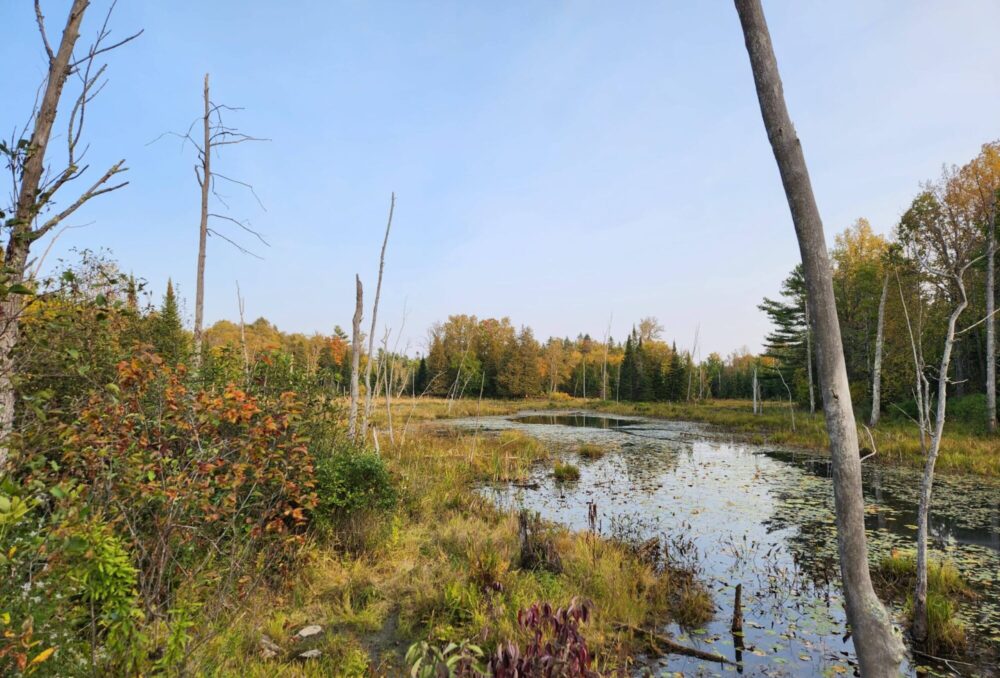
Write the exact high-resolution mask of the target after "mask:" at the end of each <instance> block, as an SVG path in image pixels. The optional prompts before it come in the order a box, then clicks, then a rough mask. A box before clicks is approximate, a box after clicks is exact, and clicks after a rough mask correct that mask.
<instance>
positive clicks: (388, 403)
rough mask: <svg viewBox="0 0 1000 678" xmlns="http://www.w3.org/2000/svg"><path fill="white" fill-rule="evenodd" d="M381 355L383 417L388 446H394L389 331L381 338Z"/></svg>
mask: <svg viewBox="0 0 1000 678" xmlns="http://www.w3.org/2000/svg"><path fill="white" fill-rule="evenodd" d="M382 354H383V355H384V356H385V358H384V360H385V367H384V368H383V372H384V378H385V416H386V419H387V421H388V422H389V423H388V426H389V444H390V445H395V444H396V439H395V437H394V436H393V433H392V365H393V363H392V359H391V358H390V357H389V330H386V331H385V337H383V338H382Z"/></svg>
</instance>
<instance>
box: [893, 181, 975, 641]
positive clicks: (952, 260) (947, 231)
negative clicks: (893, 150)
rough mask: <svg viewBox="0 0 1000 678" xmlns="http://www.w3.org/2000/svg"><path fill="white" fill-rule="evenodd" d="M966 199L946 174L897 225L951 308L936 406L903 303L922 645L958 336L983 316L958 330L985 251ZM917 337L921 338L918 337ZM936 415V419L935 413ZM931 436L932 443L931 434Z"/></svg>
mask: <svg viewBox="0 0 1000 678" xmlns="http://www.w3.org/2000/svg"><path fill="white" fill-rule="evenodd" d="M966 199H967V195H965V194H964V193H963V190H962V174H961V173H960V172H952V173H951V174H948V173H946V174H945V176H944V177H943V179H942V181H941V183H940V184H938V185H937V186H929V187H928V190H926V191H925V192H924V193H923V194H921V195H920V196H918V197H917V199H916V200H914V201H913V204H912V206H911V207H910V209H909V210H907V212H906V214H904V215H903V218H902V219H901V220H900V223H899V240H900V242H901V243H902V244H903V246H904V247H905V248H906V250H907V252H908V254H909V255H910V258H911V259H912V261H914V262H915V263H916V265H917V270H918V272H919V274H920V278H921V279H922V280H921V282H923V283H925V284H927V285H929V286H933V287H936V288H937V292H938V293H939V294H940V295H941V297H942V298H943V299H947V300H949V301H950V302H951V303H952V311H951V314H950V315H949V316H948V322H947V326H946V330H945V337H944V345H943V347H942V351H941V358H940V363H939V366H938V369H937V374H936V377H937V402H936V403H934V399H933V397H932V391H931V378H930V377H928V375H927V371H926V367H927V366H926V364H925V362H924V358H923V350H922V348H921V347H920V345H919V344H920V340H919V338H916V339H914V333H913V329H912V327H911V326H910V322H909V313H908V311H907V310H906V306H905V302H904V306H903V311H904V313H905V314H906V319H907V328H908V330H909V331H910V337H911V343H912V348H913V359H914V371H915V373H916V376H917V388H918V389H919V391H918V394H917V405H918V410H919V411H918V413H917V416H918V417H919V419H918V426H919V428H920V441H921V449H922V450H923V451H924V453H925V460H924V475H923V478H922V480H921V483H920V499H919V502H918V506H917V571H916V587H915V590H914V594H913V636H914V638H915V639H916V640H917V641H919V642H924V641H926V640H927V633H928V623H927V538H928V522H929V516H930V505H931V494H932V489H933V485H934V468H935V465H936V463H937V457H938V453H939V452H940V449H941V439H942V437H943V436H944V425H945V417H946V414H947V400H948V383H949V381H950V380H949V377H948V372H949V369H950V367H951V355H952V350H953V348H954V346H955V342H956V340H957V336H958V335H959V334H961V333H962V332H966V331H968V330H970V329H972V328H973V327H975V326H977V325H978V324H979V323H981V322H983V321H984V320H989V317H985V318H983V319H982V320H980V321H978V322H976V323H974V324H973V325H971V326H969V327H967V328H965V329H964V330H962V331H961V332H959V331H957V325H958V319H959V316H961V314H962V313H963V312H964V311H965V309H966V308H967V307H968V305H969V298H968V294H967V291H966V286H965V275H966V273H967V272H968V270H969V269H970V268H971V267H972V266H973V265H974V264H975V263H977V262H978V261H979V257H976V256H975V255H976V254H977V253H978V251H979V248H980V247H981V246H982V238H983V235H984V234H983V233H982V232H981V230H980V229H979V224H978V223H976V222H977V219H976V216H975V213H974V212H971V211H968V210H964V209H962V206H963V204H964V203H965V202H966ZM917 337H919V334H918V335H917ZM932 410H933V414H932ZM928 434H929V435H930V440H929V442H928V440H927V435H928Z"/></svg>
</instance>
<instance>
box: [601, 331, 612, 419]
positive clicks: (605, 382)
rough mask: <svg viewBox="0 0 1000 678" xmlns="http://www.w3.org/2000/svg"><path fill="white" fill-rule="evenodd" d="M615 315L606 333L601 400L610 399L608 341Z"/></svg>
mask: <svg viewBox="0 0 1000 678" xmlns="http://www.w3.org/2000/svg"><path fill="white" fill-rule="evenodd" d="M614 318H615V315H614V313H612V314H611V317H610V318H609V319H608V329H607V330H606V331H605V332H604V362H603V363H602V364H601V400H607V399H608V339H610V337H611V323H612V321H613V320H614Z"/></svg>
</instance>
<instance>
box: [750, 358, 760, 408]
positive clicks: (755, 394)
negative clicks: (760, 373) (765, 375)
mask: <svg viewBox="0 0 1000 678" xmlns="http://www.w3.org/2000/svg"><path fill="white" fill-rule="evenodd" d="M751 389H752V390H753V413H754V414H757V394H758V393H759V390H758V388H757V368H756V367H755V368H753V384H752V385H751Z"/></svg>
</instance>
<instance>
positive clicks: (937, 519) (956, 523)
mask: <svg viewBox="0 0 1000 678" xmlns="http://www.w3.org/2000/svg"><path fill="white" fill-rule="evenodd" d="M455 425H456V426H460V427H463V428H472V429H475V428H478V429H479V430H482V431H503V430H508V429H516V430H520V431H523V432H525V433H528V434H529V435H532V436H534V437H536V438H538V439H539V440H540V441H542V442H543V443H545V444H546V445H548V446H549V448H550V450H551V452H552V454H553V456H555V457H556V458H560V459H563V460H565V461H568V462H571V463H573V464H575V465H577V466H578V467H579V469H580V479H579V480H578V481H575V482H565V483H557V482H556V481H554V480H553V479H552V478H551V472H550V469H548V468H544V467H541V466H539V467H538V468H537V469H535V470H534V472H533V476H532V478H531V482H530V483H527V484H524V483H522V484H520V485H519V486H513V485H503V484H501V485H493V486H488V487H484V488H482V489H481V491H482V492H483V493H484V494H485V495H487V496H489V497H490V498H491V499H493V500H494V501H495V502H497V503H498V504H499V505H501V506H502V507H506V508H510V509H520V508H525V509H529V510H533V511H537V512H539V513H540V514H541V516H542V517H543V518H545V519H547V520H550V521H553V522H556V523H560V524H562V525H565V526H567V527H569V528H572V529H576V530H587V529H589V528H590V522H589V520H588V512H589V510H590V506H591V505H594V506H596V511H597V521H596V523H597V529H598V530H600V531H601V533H603V534H605V535H612V536H627V537H629V538H630V539H636V538H638V539H646V538H651V537H660V538H661V539H662V543H664V544H666V545H667V548H668V550H669V552H670V553H671V556H672V557H673V558H674V559H675V560H681V561H682V564H685V565H689V566H692V567H694V568H695V569H696V570H697V572H698V573H699V576H700V578H701V579H702V581H704V582H705V584H706V585H707V586H708V587H709V588H710V589H711V592H712V595H713V598H714V601H715V606H716V609H717V611H716V614H715V617H714V620H713V621H712V622H710V623H709V624H707V625H706V626H705V627H704V628H698V629H682V628H678V627H676V626H673V625H671V626H666V627H664V628H662V629H660V630H661V631H664V632H667V633H669V634H671V635H673V636H674V637H675V639H676V640H678V641H679V642H681V643H684V644H687V645H690V646H693V647H698V648H700V649H704V650H707V651H710V652H715V653H718V654H721V655H723V656H725V657H728V658H729V659H736V658H737V656H736V653H737V648H736V646H735V643H734V638H733V635H732V634H731V632H730V623H731V619H732V609H733V603H734V590H735V586H736V585H737V584H741V585H742V590H743V595H742V605H743V614H744V638H743V646H744V647H743V649H742V650H741V651H740V658H741V659H742V663H741V665H740V667H739V670H740V672H741V673H743V674H744V675H767V676H782V675H784V676H812V675H816V676H823V675H828V676H834V675H853V674H854V673H855V665H856V664H855V658H854V652H853V645H852V643H851V641H850V639H847V640H845V639H844V635H845V623H844V622H845V615H844V608H843V597H842V593H841V590H840V588H839V571H838V566H837V561H836V553H837V541H836V529H835V524H834V514H833V488H832V484H831V481H830V465H829V462H828V461H827V460H826V459H825V458H823V457H820V456H817V455H815V454H809V453H802V452H794V451H790V450H782V449H774V448H769V447H767V446H757V445H748V444H744V443H740V442H734V441H733V440H732V438H731V436H729V435H726V434H724V433H720V432H718V431H714V430H711V429H709V428H707V427H703V426H701V425H698V424H692V423H687V422H676V421H664V420H655V419H646V418H639V417H635V418H632V417H630V418H616V417H605V416H602V415H599V414H594V413H588V412H560V413H552V412H528V413H521V414H518V415H515V416H511V417H482V418H479V419H478V420H477V419H464V420H458V421H456V422H455ZM583 443H589V444H591V445H599V446H601V447H602V448H603V449H604V450H605V451H606V452H607V453H606V454H605V455H604V456H603V457H601V458H600V459H595V460H586V459H582V458H581V457H580V456H579V455H578V454H577V452H576V450H577V449H578V447H579V446H580V445H581V444H583ZM864 473H865V479H864V483H865V500H866V507H867V527H868V536H869V549H870V552H871V557H872V560H873V561H876V560H877V559H878V558H879V557H881V556H882V555H885V554H888V553H889V552H891V551H892V550H893V549H900V550H907V549H912V548H913V547H914V543H915V537H916V525H915V522H916V501H917V492H918V488H919V484H920V474H919V472H917V471H915V470H912V469H902V468H900V469H896V468H884V467H879V466H876V465H872V464H865V467H864ZM931 535H932V543H931V549H932V554H933V556H934V557H936V558H945V559H947V560H950V561H951V562H952V563H954V564H955V566H956V567H957V568H958V569H959V570H960V572H961V573H962V575H963V576H964V577H965V578H966V580H967V581H969V583H970V585H971V587H972V588H973V589H974V590H975V591H976V593H977V594H978V598H977V599H976V600H975V601H974V602H972V603H967V604H965V605H963V612H962V620H963V621H964V623H965V625H966V631H967V634H968V636H969V637H970V639H971V641H972V646H973V647H974V648H975V651H974V653H971V654H970V656H962V657H956V658H955V659H954V660H952V661H951V662H950V663H947V664H944V663H941V662H935V661H933V660H931V659H928V658H926V657H922V656H920V655H912V656H911V657H910V658H909V660H908V662H907V664H906V665H905V666H904V669H905V671H906V672H907V674H909V675H949V674H955V673H958V674H963V675H977V676H997V675H1000V671H998V670H997V668H996V664H995V662H996V660H997V656H998V654H1000V484H998V483H996V482H995V481H988V480H987V479H982V478H972V477H958V476H945V475H939V476H938V477H937V479H936V480H935V487H934V502H933V505H932V510H931ZM895 612H897V613H898V612H899V609H898V608H897V609H896V610H895ZM641 659H642V662H643V663H642V664H641V665H640V668H639V669H638V670H637V675H643V674H645V673H647V670H651V672H652V674H653V675H675V674H683V675H686V676H687V675H722V674H727V673H732V674H735V673H736V671H737V667H736V666H731V665H720V664H716V663H711V662H705V661H702V660H699V659H695V658H691V657H683V656H677V655H667V656H663V657H656V656H654V657H644V658H641ZM925 670H926V674H925Z"/></svg>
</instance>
